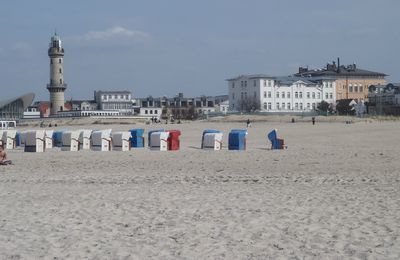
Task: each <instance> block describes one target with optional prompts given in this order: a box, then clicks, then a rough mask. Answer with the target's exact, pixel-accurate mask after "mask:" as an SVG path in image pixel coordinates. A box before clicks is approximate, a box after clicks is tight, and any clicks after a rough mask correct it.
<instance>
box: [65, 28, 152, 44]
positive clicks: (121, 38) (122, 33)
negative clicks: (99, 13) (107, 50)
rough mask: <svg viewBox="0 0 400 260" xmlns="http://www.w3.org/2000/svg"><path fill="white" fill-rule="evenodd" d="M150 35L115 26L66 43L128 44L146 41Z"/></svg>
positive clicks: (72, 37)
mask: <svg viewBox="0 0 400 260" xmlns="http://www.w3.org/2000/svg"><path fill="white" fill-rule="evenodd" d="M148 37H150V35H149V34H147V33H145V32H141V31H137V30H130V29H128V28H125V27H122V26H114V27H111V28H108V29H105V30H103V31H89V32H87V33H85V34H83V35H78V36H71V37H66V38H65V40H66V41H70V42H71V43H76V44H83V45H85V44H89V43H90V44H92V43H99V44H107V45H108V44H126V43H133V42H137V41H142V40H145V39H146V38H148Z"/></svg>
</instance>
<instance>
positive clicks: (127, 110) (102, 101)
mask: <svg viewBox="0 0 400 260" xmlns="http://www.w3.org/2000/svg"><path fill="white" fill-rule="evenodd" d="M94 99H95V100H94V101H95V103H96V104H97V109H98V110H105V111H119V112H120V115H133V114H134V110H133V103H132V93H131V92H130V91H95V92H94Z"/></svg>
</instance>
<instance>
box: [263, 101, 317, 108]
mask: <svg viewBox="0 0 400 260" xmlns="http://www.w3.org/2000/svg"><path fill="white" fill-rule="evenodd" d="M317 106H318V103H307V104H306V106H305V107H306V108H307V109H311V108H312V109H315V108H316V107H317ZM264 109H267V110H271V109H272V103H271V102H268V103H264ZM276 109H278V110H281V109H282V110H285V109H288V110H290V109H292V106H291V103H279V102H277V103H276ZM294 109H296V110H299V109H300V110H303V103H294Z"/></svg>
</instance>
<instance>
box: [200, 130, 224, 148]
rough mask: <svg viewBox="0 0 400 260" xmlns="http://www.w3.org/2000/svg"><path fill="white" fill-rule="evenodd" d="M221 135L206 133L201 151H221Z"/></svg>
mask: <svg viewBox="0 0 400 260" xmlns="http://www.w3.org/2000/svg"><path fill="white" fill-rule="evenodd" d="M222 137H223V134H222V133H207V134H205V135H204V142H203V149H205V150H221V149H222Z"/></svg>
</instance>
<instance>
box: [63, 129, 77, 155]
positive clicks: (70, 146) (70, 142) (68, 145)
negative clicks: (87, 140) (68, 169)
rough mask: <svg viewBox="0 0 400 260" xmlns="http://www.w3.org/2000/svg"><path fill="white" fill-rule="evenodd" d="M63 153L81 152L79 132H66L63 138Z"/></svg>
mask: <svg viewBox="0 0 400 260" xmlns="http://www.w3.org/2000/svg"><path fill="white" fill-rule="evenodd" d="M61 140H62V146H61V151H70V152H77V151H78V150H79V132H78V131H66V132H63V134H62V136H61Z"/></svg>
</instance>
